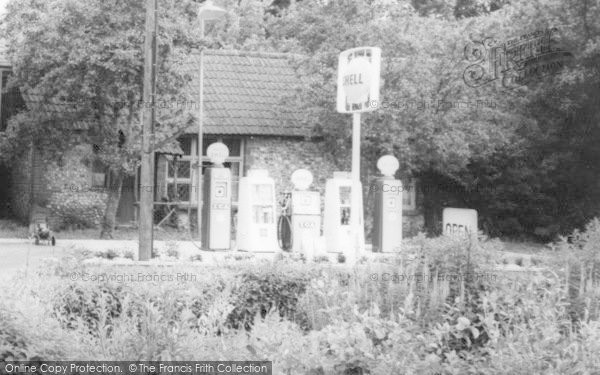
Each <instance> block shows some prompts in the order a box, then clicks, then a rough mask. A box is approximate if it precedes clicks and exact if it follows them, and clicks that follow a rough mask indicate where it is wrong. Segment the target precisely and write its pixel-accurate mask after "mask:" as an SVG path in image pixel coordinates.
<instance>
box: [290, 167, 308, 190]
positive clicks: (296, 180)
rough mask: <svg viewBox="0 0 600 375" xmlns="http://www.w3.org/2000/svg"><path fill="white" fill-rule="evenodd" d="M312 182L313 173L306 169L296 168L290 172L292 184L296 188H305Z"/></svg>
mask: <svg viewBox="0 0 600 375" xmlns="http://www.w3.org/2000/svg"><path fill="white" fill-rule="evenodd" d="M312 182H313V175H312V173H310V171H309V170H308V169H297V170H296V171H294V173H292V184H294V187H295V188H296V189H298V190H306V189H308V187H309V186H310V184H312Z"/></svg>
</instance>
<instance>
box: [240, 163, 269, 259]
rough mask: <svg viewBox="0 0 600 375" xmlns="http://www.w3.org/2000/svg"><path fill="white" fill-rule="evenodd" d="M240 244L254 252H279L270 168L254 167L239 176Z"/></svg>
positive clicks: (244, 248)
mask: <svg viewBox="0 0 600 375" xmlns="http://www.w3.org/2000/svg"><path fill="white" fill-rule="evenodd" d="M237 247H238V249H239V250H243V251H252V252H276V251H278V250H279V246H278V244H277V228H276V224H275V182H274V181H273V179H272V178H271V177H269V172H268V171H266V170H262V169H251V170H249V171H248V175H247V176H246V177H242V178H240V191H239V208H238V220H237Z"/></svg>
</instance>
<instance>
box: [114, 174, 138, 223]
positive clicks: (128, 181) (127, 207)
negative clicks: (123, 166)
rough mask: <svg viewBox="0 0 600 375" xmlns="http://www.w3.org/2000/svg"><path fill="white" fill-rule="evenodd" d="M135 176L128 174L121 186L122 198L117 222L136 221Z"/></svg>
mask: <svg viewBox="0 0 600 375" xmlns="http://www.w3.org/2000/svg"><path fill="white" fill-rule="evenodd" d="M134 188H135V177H133V176H128V177H125V178H124V179H123V186H122V187H121V199H120V200H119V208H118V209H117V224H121V225H129V224H133V223H134V221H135V216H134V212H135V206H134V204H135V195H134V194H133V189H134Z"/></svg>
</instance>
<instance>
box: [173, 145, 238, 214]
mask: <svg viewBox="0 0 600 375" xmlns="http://www.w3.org/2000/svg"><path fill="white" fill-rule="evenodd" d="M197 141H198V139H197V138H196V137H195V136H193V135H189V136H184V137H181V138H180V139H179V146H180V147H181V149H182V151H183V155H181V156H177V157H175V156H173V155H169V156H167V158H166V163H167V177H166V188H167V194H168V197H169V199H170V200H171V201H178V202H181V203H191V204H195V203H197V201H198V188H197V183H198V178H197V175H196V173H197V170H195V169H194V164H195V162H196V160H197V156H196V155H197V150H198V148H197V144H198V142H197ZM217 141H221V142H223V143H225V144H226V145H227V147H229V157H228V158H227V159H226V160H225V163H224V166H225V167H226V168H230V169H231V179H232V203H233V205H234V206H235V205H237V201H238V184H239V179H240V177H242V171H243V168H242V167H243V142H242V140H241V139H240V138H216V137H205V138H204V139H203V142H202V143H203V145H202V146H203V147H202V151H203V152H202V154H203V155H202V173H203V174H204V170H205V169H206V168H208V167H210V165H211V163H210V160H209V159H208V157H207V156H206V149H207V148H208V146H209V145H210V144H211V143H214V142H217Z"/></svg>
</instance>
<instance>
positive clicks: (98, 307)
mask: <svg viewBox="0 0 600 375" xmlns="http://www.w3.org/2000/svg"><path fill="white" fill-rule="evenodd" d="M123 297H124V296H123V293H122V287H121V286H112V285H110V284H104V285H102V284H91V286H89V285H82V284H69V285H68V286H67V287H66V288H65V289H64V290H62V291H60V292H59V293H58V294H57V295H56V299H55V301H54V312H55V316H56V317H57V319H59V320H60V321H61V322H62V324H63V326H64V327H65V328H71V329H75V328H78V327H79V325H80V324H83V325H84V326H85V327H87V329H89V331H90V332H91V333H95V332H96V330H97V329H98V327H99V326H100V325H109V324H110V323H111V321H112V320H113V319H115V318H117V317H118V316H120V315H121V311H122V300H123Z"/></svg>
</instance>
